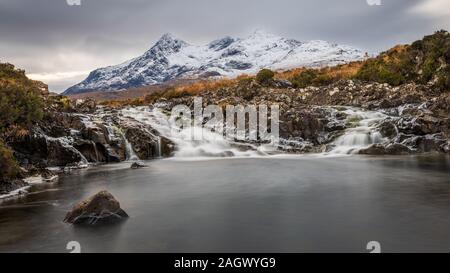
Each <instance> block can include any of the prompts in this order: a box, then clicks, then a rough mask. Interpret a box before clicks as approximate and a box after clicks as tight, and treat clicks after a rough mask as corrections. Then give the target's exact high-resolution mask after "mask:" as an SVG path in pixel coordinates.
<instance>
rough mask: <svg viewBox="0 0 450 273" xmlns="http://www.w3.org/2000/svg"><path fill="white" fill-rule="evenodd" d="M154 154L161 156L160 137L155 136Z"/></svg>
mask: <svg viewBox="0 0 450 273" xmlns="http://www.w3.org/2000/svg"><path fill="white" fill-rule="evenodd" d="M156 149H157V150H156V154H157V156H158V157H162V149H161V137H160V136H158V137H157V145H156Z"/></svg>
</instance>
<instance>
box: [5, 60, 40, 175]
mask: <svg viewBox="0 0 450 273" xmlns="http://www.w3.org/2000/svg"><path fill="white" fill-rule="evenodd" d="M46 91H47V87H46V85H45V84H43V83H41V82H37V81H33V80H30V79H28V78H27V77H26V76H25V72H24V71H23V70H19V69H16V68H15V67H14V66H13V65H12V64H7V63H0V161H1V162H0V183H4V182H8V181H10V180H13V179H16V178H17V177H18V175H19V168H18V165H17V162H16V160H15V159H14V156H13V153H12V152H11V150H10V149H9V148H8V146H7V145H6V143H5V142H6V139H7V138H8V137H9V136H11V135H22V134H26V133H27V128H28V127H30V126H31V125H32V124H34V123H36V122H37V121H39V120H41V119H42V117H43V115H44V110H43V106H44V102H43V98H42V94H43V93H45V92H46Z"/></svg>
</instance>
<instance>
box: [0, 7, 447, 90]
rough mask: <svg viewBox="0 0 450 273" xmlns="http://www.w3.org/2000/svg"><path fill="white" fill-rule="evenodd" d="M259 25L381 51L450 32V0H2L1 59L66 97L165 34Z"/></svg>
mask: <svg viewBox="0 0 450 273" xmlns="http://www.w3.org/2000/svg"><path fill="white" fill-rule="evenodd" d="M71 1H74V0H71ZM377 1H381V4H382V5H380V6H378V5H369V4H368V2H369V3H376V2H377ZM256 28H258V29H264V30H266V31H268V32H272V33H274V34H277V35H280V36H284V37H286V38H295V39H297V40H301V41H306V40H311V39H321V40H327V41H330V42H338V43H342V44H348V45H352V46H355V47H358V48H361V49H363V50H366V51H369V52H379V51H382V50H385V49H388V48H390V47H391V46H393V45H395V44H398V43H410V42H411V41H414V40H417V39H419V38H421V37H423V36H424V35H426V34H431V33H433V32H434V31H435V30H438V29H446V30H449V29H450V0H226V1H225V0H81V5H80V6H69V5H68V4H67V1H66V0H0V62H10V63H13V64H15V65H16V66H18V67H20V68H22V69H25V70H26V72H27V73H28V75H29V76H31V77H32V78H35V79H39V80H43V81H45V82H46V83H48V84H49V85H50V89H51V90H52V91H57V92H61V91H63V90H64V89H65V88H67V87H69V86H71V85H73V84H75V83H77V82H79V81H81V80H83V79H84V78H85V77H86V76H87V74H88V73H89V71H91V70H93V69H95V68H98V67H103V66H108V65H114V64H118V63H121V62H123V61H125V60H128V59H130V58H132V57H136V56H138V55H141V54H142V53H143V52H145V51H146V50H147V49H148V48H150V47H151V46H152V45H153V44H154V43H155V42H156V40H157V39H158V38H159V37H160V36H161V35H162V34H164V33H166V32H170V33H172V34H174V35H175V36H177V37H178V38H181V39H183V40H185V41H187V42H189V43H191V44H203V43H208V42H209V41H211V40H214V39H217V38H220V37H223V36H226V35H229V36H233V37H245V36H247V35H249V34H250V33H252V32H253V30H254V29H256Z"/></svg>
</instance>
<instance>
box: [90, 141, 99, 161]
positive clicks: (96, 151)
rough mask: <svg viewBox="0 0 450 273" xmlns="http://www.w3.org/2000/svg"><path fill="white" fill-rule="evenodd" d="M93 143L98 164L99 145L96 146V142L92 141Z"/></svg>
mask: <svg viewBox="0 0 450 273" xmlns="http://www.w3.org/2000/svg"><path fill="white" fill-rule="evenodd" d="M91 143H92V147H94V152H95V161H96V162H98V161H99V160H98V150H97V144H95V142H94V141H91Z"/></svg>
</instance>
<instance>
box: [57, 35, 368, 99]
mask: <svg viewBox="0 0 450 273" xmlns="http://www.w3.org/2000/svg"><path fill="white" fill-rule="evenodd" d="M364 56H365V54H364V53H363V52H362V51H361V50H359V49H356V48H353V47H350V46H345V45H338V44H333V43H329V42H326V41H321V40H313V41H309V42H301V41H298V40H295V39H287V38H283V37H280V36H276V35H273V34H270V33H267V32H264V31H261V30H258V31H255V32H254V33H253V34H251V35H250V36H248V37H246V38H233V37H230V36H225V37H223V38H221V39H217V40H214V41H212V42H210V43H208V44H206V45H192V44H190V43H187V42H185V41H183V40H181V39H178V38H176V37H175V36H174V35H172V34H170V33H166V34H164V35H163V36H162V37H161V38H160V39H159V40H158V41H157V42H156V43H155V44H154V45H153V46H152V47H151V48H150V49H149V50H147V51H146V52H145V53H144V54H143V55H141V56H138V57H136V58H133V59H131V60H128V61H126V62H123V63H122V64H119V65H113V66H108V67H104V68H99V69H96V70H94V71H92V72H91V73H90V74H89V76H88V77H87V78H86V79H85V80H84V81H82V82H80V83H78V84H76V85H74V86H72V87H70V88H69V89H67V90H66V91H65V92H64V93H63V94H64V95H71V94H80V93H87V92H91V91H100V90H101V91H118V90H125V89H130V88H136V87H142V86H147V85H155V84H160V83H164V82H167V81H170V80H177V79H193V78H209V77H235V76H238V75H241V74H254V73H256V72H258V71H259V70H260V69H262V68H270V69H275V70H280V69H289V68H293V67H299V66H308V67H320V66H328V65H336V64H342V63H346V62H350V61H355V60H361V59H364Z"/></svg>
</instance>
